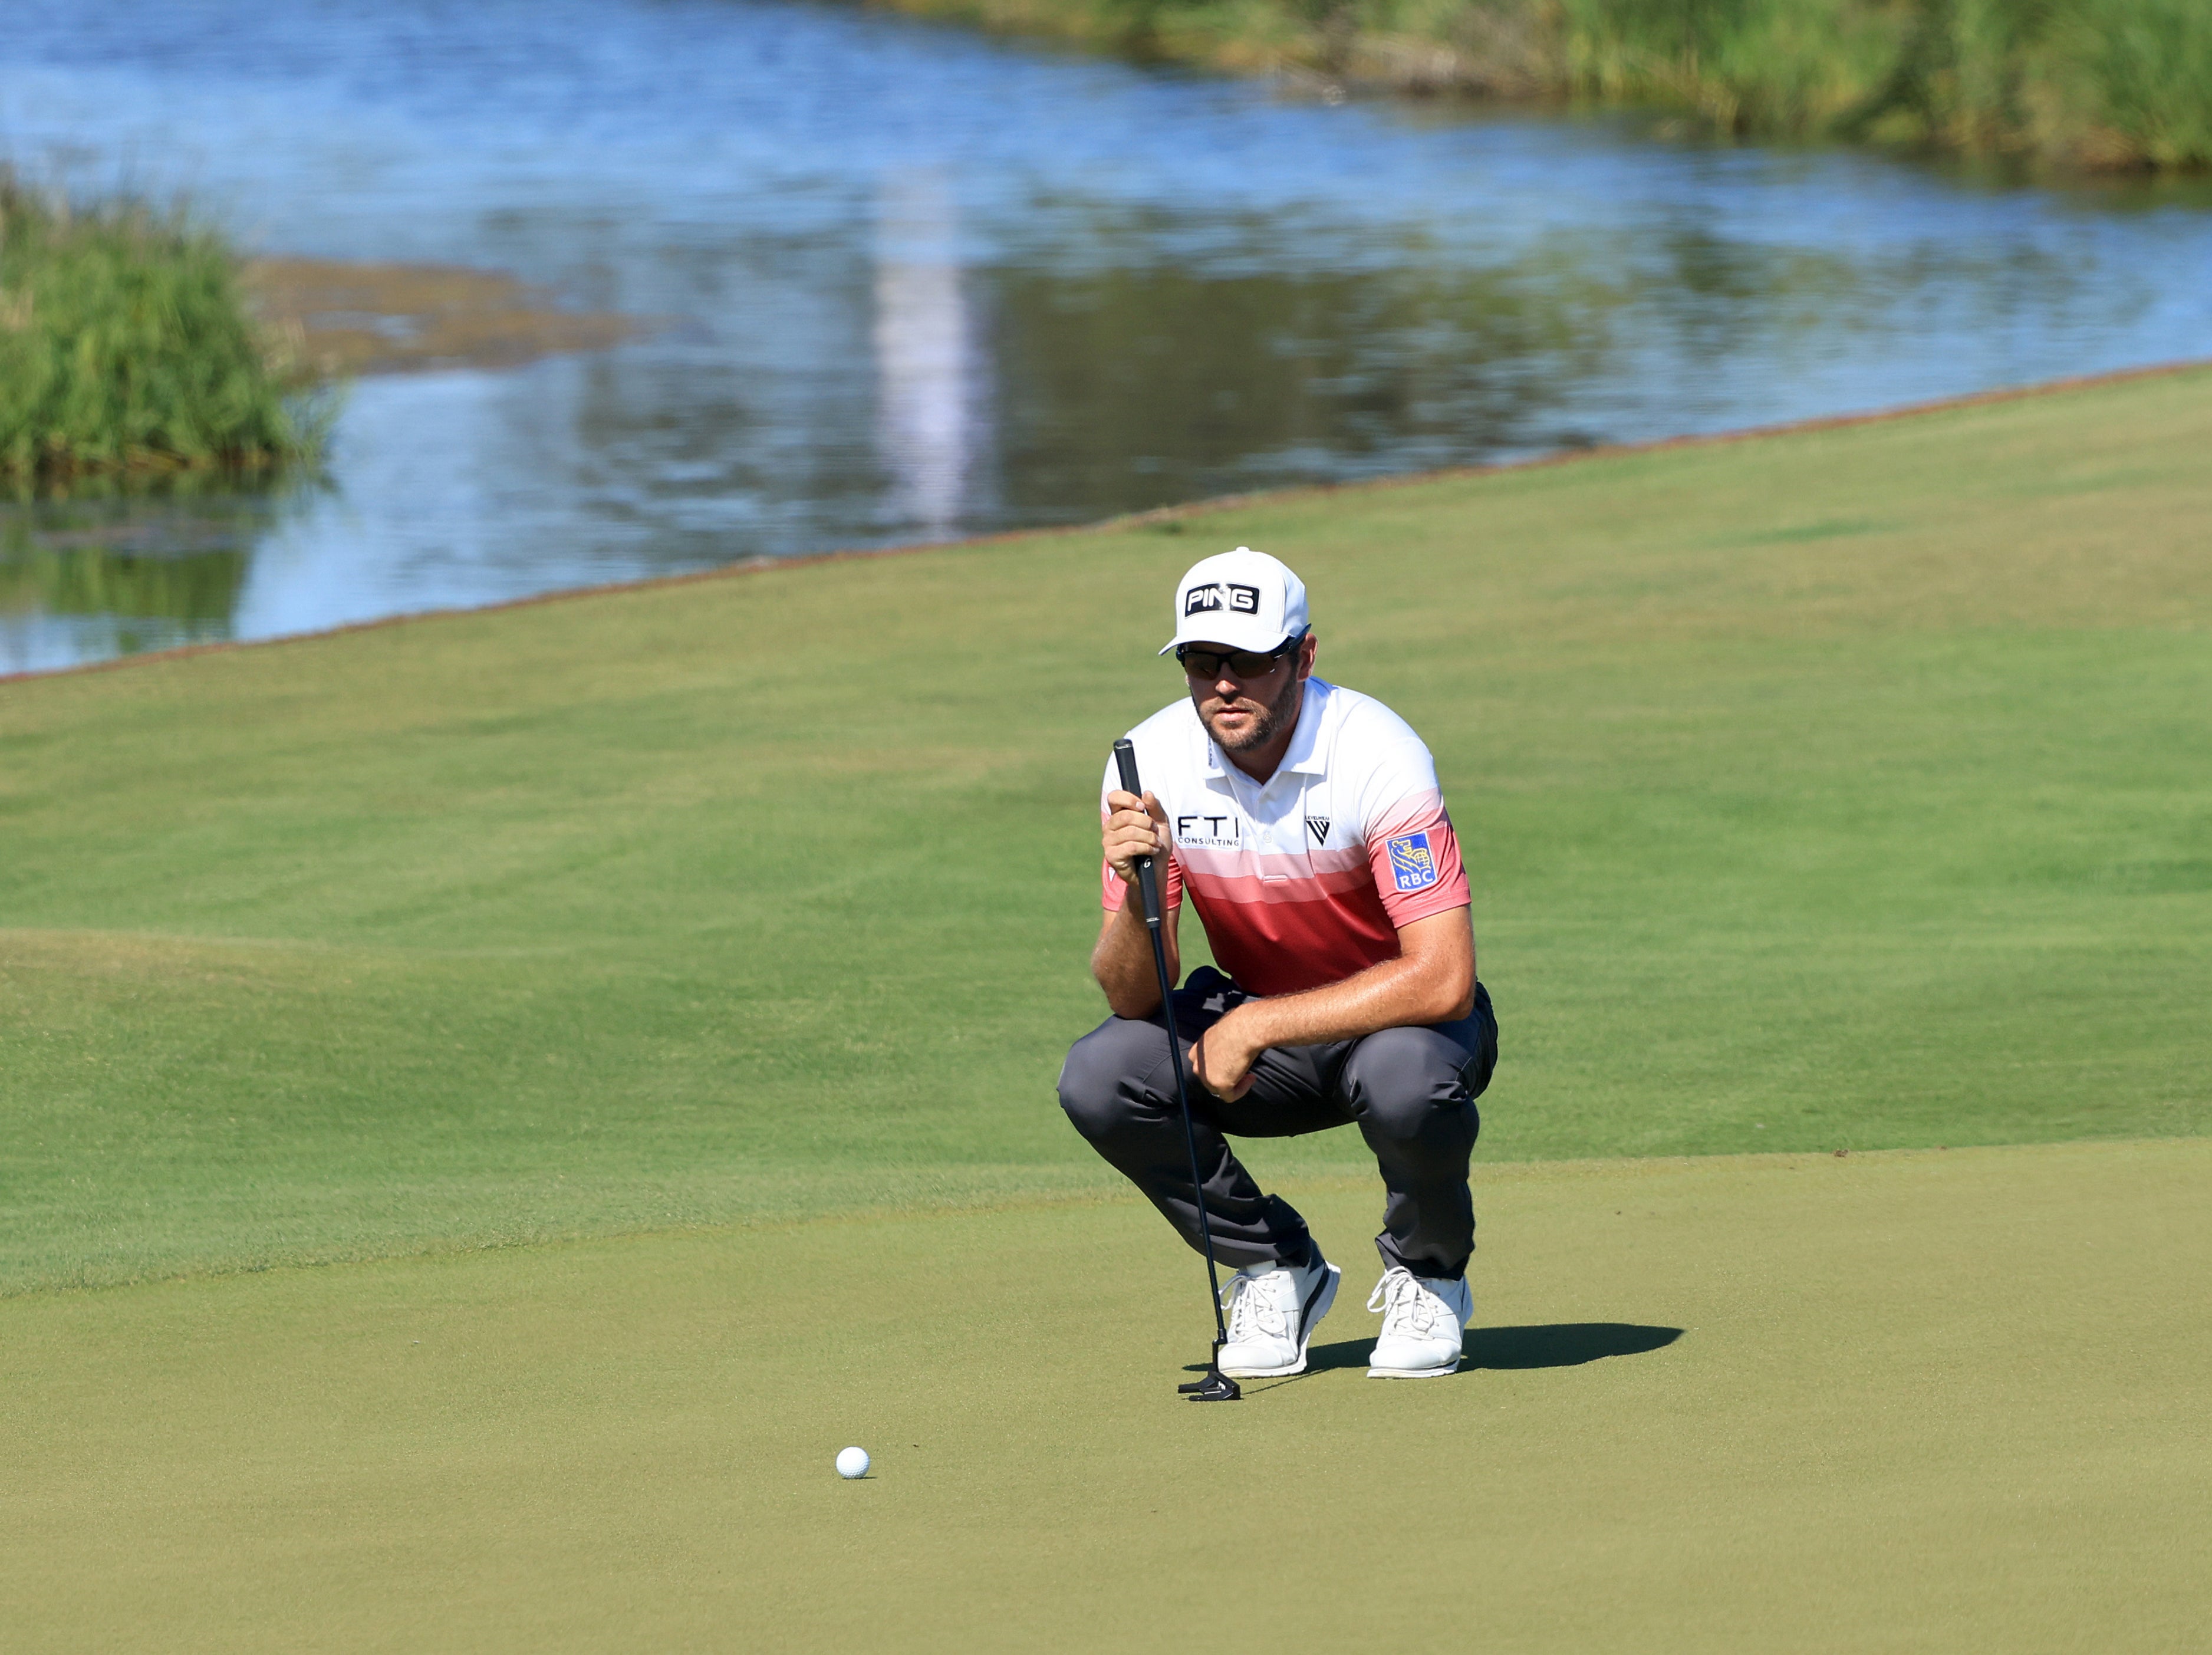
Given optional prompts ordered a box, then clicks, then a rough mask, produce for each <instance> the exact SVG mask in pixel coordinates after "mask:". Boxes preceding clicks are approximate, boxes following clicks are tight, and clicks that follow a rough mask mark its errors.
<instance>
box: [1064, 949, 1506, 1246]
mask: <svg viewBox="0 0 2212 1655" xmlns="http://www.w3.org/2000/svg"><path fill="white" fill-rule="evenodd" d="M1245 998H1246V995H1244V994H1243V991H1242V990H1241V989H1237V987H1236V986H1235V985H1234V984H1232V983H1231V982H1230V981H1229V979H1228V978H1227V977H1224V976H1222V975H1221V973H1220V972H1218V971H1217V970H1214V969H1213V968H1212V967H1211V966H1202V967H1200V969H1199V970H1196V971H1194V972H1192V973H1191V976H1190V980H1189V981H1188V983H1185V984H1184V985H1183V986H1182V988H1180V989H1176V997H1175V1013H1176V1033H1177V1034H1179V1035H1181V1036H1182V1043H1183V1051H1184V1056H1185V1062H1186V1063H1188V1055H1189V1050H1190V1046H1191V1044H1192V1043H1193V1042H1194V1040H1195V1039H1196V1038H1197V1037H1199V1036H1200V1035H1201V1034H1203V1033H1204V1032H1205V1031H1206V1030H1207V1029H1210V1028H1212V1026H1213V1025H1214V1024H1216V1023H1218V1022H1219V1021H1220V1020H1221V1019H1222V1017H1223V1016H1224V1015H1225V1014H1226V1013H1227V1012H1228V1011H1229V1010H1230V1008H1231V1007H1233V1006H1236V1005H1237V1004H1238V1003H1239V1002H1240V1001H1243V1000H1244V999H1245ZM1497 1064H1498V1019H1497V1016H1496V1014H1495V1013H1493V1012H1492V1009H1491V1005H1490V995H1489V992H1488V991H1487V990H1486V989H1483V988H1482V987H1481V986H1480V984H1478V985H1477V986H1476V989H1475V992H1474V1011H1473V1012H1472V1013H1469V1014H1468V1016H1466V1017H1463V1018H1462V1019H1460V1020H1459V1021H1458V1022H1456V1023H1439V1024H1436V1025H1432V1026H1430V1027H1427V1028H1407V1029H1382V1030H1378V1031H1376V1032H1375V1033H1373V1034H1370V1035H1369V1036H1367V1037H1365V1038H1364V1039H1360V1040H1340V1041H1336V1042H1334V1043H1332V1044H1328V1045H1323V1046H1277V1047H1272V1048H1270V1049H1269V1050H1266V1051H1263V1052H1261V1054H1260V1058H1259V1061H1258V1062H1256V1063H1255V1064H1254V1065H1253V1068H1252V1089H1251V1090H1250V1091H1249V1092H1246V1093H1245V1094H1244V1095H1243V1097H1242V1098H1237V1099H1236V1100H1235V1101H1234V1102H1231V1101H1228V1100H1226V1099H1224V1098H1217V1097H1216V1096H1214V1094H1213V1093H1212V1092H1208V1091H1207V1090H1206V1088H1205V1087H1203V1086H1200V1085H1199V1084H1198V1083H1197V1082H1196V1081H1195V1080H1192V1081H1191V1082H1190V1111H1191V1120H1192V1123H1193V1125H1194V1127H1195V1129H1196V1130H1197V1135H1198V1165H1199V1170H1200V1176H1201V1177H1203V1178H1204V1180H1205V1187H1206V1218H1207V1220H1208V1221H1209V1223H1210V1224H1211V1226H1212V1231H1213V1250H1214V1253H1215V1256H1218V1258H1219V1259H1220V1260H1221V1261H1222V1262H1223V1263H1225V1264H1229V1265H1232V1266H1237V1265H1244V1264H1257V1263H1268V1262H1279V1263H1291V1264H1297V1263H1304V1262H1305V1261H1306V1259H1307V1258H1308V1256H1310V1253H1311V1250H1312V1240H1311V1238H1310V1237H1309V1236H1308V1234H1307V1232H1306V1221H1305V1220H1304V1219H1303V1218H1301V1217H1299V1216H1298V1214H1297V1211H1296V1210H1295V1209H1294V1208H1292V1207H1291V1204H1290V1203H1289V1202H1286V1201H1285V1200H1284V1199H1283V1198H1282V1197H1281V1196H1270V1195H1266V1194H1263V1193H1262V1192H1261V1189H1260V1186H1259V1185H1258V1184H1256V1183H1253V1181H1252V1176H1251V1174H1250V1173H1249V1172H1247V1171H1245V1170H1244V1168H1243V1166H1242V1165H1239V1164H1238V1162H1237V1158H1236V1156H1234V1155H1233V1154H1231V1153H1230V1150H1229V1142H1228V1139H1227V1137H1226V1136H1225V1134H1231V1133H1233V1134H1235V1135H1237V1136H1239V1137H1247V1138H1287V1137H1294V1136H1297V1135H1300V1134H1302V1133H1307V1132H1322V1131H1326V1130H1328V1129H1329V1128H1331V1127H1337V1126H1352V1125H1357V1126H1358V1129H1359V1134H1360V1136H1361V1137H1363V1138H1364V1139H1365V1140H1366V1141H1367V1147H1369V1148H1370V1149H1371V1150H1373V1151H1374V1152H1375V1159H1376V1164H1377V1165H1379V1166H1380V1168H1381V1169H1382V1173H1383V1188H1384V1190H1387V1191H1388V1192H1389V1196H1388V1200H1387V1202H1385V1205H1384V1208H1383V1233H1382V1234H1381V1235H1379V1236H1377V1237H1376V1238H1375V1245H1376V1250H1378V1251H1379V1252H1381V1253H1382V1255H1383V1263H1384V1265H1385V1266H1386V1267H1387V1266H1389V1265H1393V1264H1402V1265H1404V1266H1405V1267H1406V1268H1407V1269H1409V1270H1411V1271H1413V1274H1414V1275H1423V1276H1429V1277H1455V1276H1459V1275H1464V1274H1465V1273H1466V1270H1467V1261H1468V1255H1469V1254H1470V1253H1472V1252H1473V1251H1474V1202H1473V1201H1472V1199H1471V1198H1470V1197H1469V1196H1468V1188H1467V1165H1468V1154H1469V1153H1470V1152H1471V1151H1472V1150H1473V1149H1474V1139H1475V1135H1476V1134H1477V1133H1478V1132H1480V1130H1481V1129H1482V1120H1481V1117H1480V1115H1479V1114H1477V1112H1476V1110H1475V1107H1474V1100H1475V1098H1478V1097H1479V1096H1480V1095H1481V1092H1482V1090H1483V1088H1484V1087H1485V1086H1488V1085H1489V1084H1490V1076H1491V1071H1492V1069H1494V1068H1496V1067H1497ZM1185 1073H1186V1074H1188V1069H1187V1068H1186V1070H1185ZM1060 1107H1061V1108H1062V1109H1064V1110H1066V1111H1067V1118H1068V1119H1069V1120H1070V1121H1072V1122H1073V1123H1074V1124H1075V1129H1076V1130H1077V1131H1079V1132H1080V1133H1081V1134H1082V1135H1084V1136H1085V1138H1087V1139H1089V1140H1090V1141H1091V1147H1093V1148H1095V1149H1096V1150H1097V1152H1098V1153H1100V1154H1101V1155H1103V1156H1104V1157H1105V1158H1106V1159H1107V1160H1108V1161H1109V1162H1110V1163H1111V1164H1112V1165H1114V1166H1115V1167H1116V1168H1118V1169H1119V1170H1120V1171H1121V1173H1122V1174H1123V1175H1124V1176H1126V1177H1127V1178H1128V1179H1129V1180H1130V1182H1132V1183H1134V1184H1135V1185H1136V1186H1137V1188H1138V1189H1139V1190H1143V1191H1144V1192H1145V1194H1146V1196H1147V1197H1148V1198H1149V1199H1150V1200H1151V1202H1152V1205H1153V1206H1155V1207H1157V1208H1159V1209H1160V1211H1161V1212H1162V1213H1163V1214H1165V1216H1166V1218H1167V1220H1168V1222H1169V1223H1170V1224H1172V1225H1174V1226H1175V1227H1176V1230H1177V1231H1178V1232H1181V1234H1182V1238H1183V1239H1184V1240H1186V1241H1188V1243H1189V1244H1191V1245H1192V1246H1193V1247H1196V1246H1198V1245H1199V1234H1198V1207H1197V1203H1196V1202H1195V1201H1194V1198H1193V1195H1192V1190H1191V1186H1190V1152H1189V1150H1188V1147H1186V1146H1185V1144H1184V1142H1183V1132H1182V1114H1181V1112H1180V1110H1178V1109H1177V1107H1176V1094H1175V1075H1174V1074H1173V1072H1172V1071H1171V1070H1170V1068H1169V1065H1168V1037H1167V1023H1166V1020H1165V1019H1164V1018H1162V1017H1161V1016H1160V1015H1159V1013H1153V1014H1152V1016H1151V1017H1148V1018H1123V1017H1109V1018H1108V1019H1106V1021H1104V1022H1103V1023H1101V1024H1100V1025H1098V1026H1097V1028H1095V1029H1093V1030H1092V1031H1091V1032H1090V1033H1089V1034H1086V1035H1085V1036H1084V1037H1083V1038H1082V1039H1080V1040H1079V1041H1077V1042H1076V1043H1075V1046H1074V1049H1073V1050H1071V1051H1070V1052H1069V1053H1068V1054H1067V1062H1066V1063H1065V1064H1064V1065H1062V1066H1061V1068H1060Z"/></svg>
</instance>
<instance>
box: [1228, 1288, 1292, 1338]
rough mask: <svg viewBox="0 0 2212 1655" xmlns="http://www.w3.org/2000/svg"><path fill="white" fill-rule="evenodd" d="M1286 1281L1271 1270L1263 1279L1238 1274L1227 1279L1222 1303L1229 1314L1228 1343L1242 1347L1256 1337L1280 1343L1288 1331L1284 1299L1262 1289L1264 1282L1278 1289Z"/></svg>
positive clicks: (1289, 1320)
mask: <svg viewBox="0 0 2212 1655" xmlns="http://www.w3.org/2000/svg"><path fill="white" fill-rule="evenodd" d="M1288 1279H1289V1273H1288V1272H1287V1271H1283V1270H1270V1271H1268V1272H1267V1275H1245V1274H1244V1272H1243V1271H1242V1270H1239V1271H1237V1274H1236V1275H1232V1276H1231V1277H1230V1278H1229V1285H1228V1286H1227V1287H1225V1288H1223V1289H1222V1292H1221V1298H1222V1303H1223V1304H1224V1305H1225V1307H1226V1308H1227V1310H1228V1311H1229V1342H1230V1343H1231V1344H1232V1345H1236V1344H1242V1343H1243V1342H1245V1341H1246V1340H1248V1339H1252V1338H1255V1337H1260V1338H1268V1339H1280V1338H1283V1337H1285V1336H1287V1335H1288V1334H1289V1333H1290V1330H1291V1318H1290V1314H1289V1311H1288V1310H1287V1308H1286V1307H1285V1305H1284V1304H1283V1302H1282V1301H1283V1295H1282V1294H1280V1293H1277V1292H1275V1291H1274V1290H1273V1286H1271V1287H1261V1285H1260V1284H1261V1282H1263V1281H1267V1282H1272V1283H1273V1284H1274V1285H1279V1284H1280V1283H1281V1282H1282V1281H1287V1280H1288Z"/></svg>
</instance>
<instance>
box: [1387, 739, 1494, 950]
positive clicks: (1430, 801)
mask: <svg viewBox="0 0 2212 1655" xmlns="http://www.w3.org/2000/svg"><path fill="white" fill-rule="evenodd" d="M1360 819H1361V822H1362V824H1363V827H1364V835H1365V839H1366V846H1367V861H1368V866H1369V867H1370V869H1371V870H1372V871H1373V873H1374V876H1375V891H1376V895H1377V896H1378V897H1381V898H1382V900H1383V912H1384V913H1385V914H1387V915H1389V918H1390V923H1391V924H1392V925H1393V926H1395V927H1396V928H1399V929H1401V930H1402V929H1403V928H1406V927H1407V926H1408V925H1411V924H1412V923H1413V922H1414V921H1416V920H1424V919H1426V918H1428V917H1429V916H1430V915H1431V914H1442V913H1446V912H1449V910H1452V909H1455V908H1464V907H1466V906H1467V905H1468V899H1469V898H1468V879H1467V869H1466V867H1465V866H1464V864H1463V863H1462V861H1461V859H1460V849H1459V836H1458V834H1457V833H1456V832H1455V831H1453V828H1452V820H1451V815H1450V812H1448V811H1446V810H1445V808H1444V796H1443V791H1442V789H1441V788H1438V787H1437V772H1436V764H1435V762H1434V761H1433V760H1432V759H1431V758H1430V757H1429V752H1428V749H1427V748H1425V747H1424V746H1422V745H1420V741H1419V738H1417V737H1415V736H1413V733H1412V732H1411V731H1407V732H1405V733H1404V734H1403V736H1402V737H1401V739H1397V740H1393V741H1386V743H1385V744H1384V746H1383V751H1382V752H1381V753H1379V754H1378V755H1377V762H1376V764H1374V765H1373V767H1372V769H1371V770H1370V771H1369V773H1368V776H1367V777H1366V785H1365V786H1364V788H1362V789H1361V798H1360Z"/></svg>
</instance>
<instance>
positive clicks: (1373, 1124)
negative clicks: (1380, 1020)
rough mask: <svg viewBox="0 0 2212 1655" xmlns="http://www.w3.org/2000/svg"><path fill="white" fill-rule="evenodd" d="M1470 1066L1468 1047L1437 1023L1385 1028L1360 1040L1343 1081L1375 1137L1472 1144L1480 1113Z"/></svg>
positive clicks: (1366, 1129) (1363, 1123)
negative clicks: (1443, 1032) (1435, 1027)
mask: <svg viewBox="0 0 2212 1655" xmlns="http://www.w3.org/2000/svg"><path fill="white" fill-rule="evenodd" d="M1467 1069H1468V1052H1467V1050H1465V1049H1464V1048H1463V1047H1462V1046H1460V1045H1459V1044H1456V1043H1455V1042H1454V1041H1452V1040H1450V1039H1448V1038H1447V1037H1444V1036H1443V1035H1441V1034H1438V1033H1437V1032H1436V1031H1434V1030H1432V1029H1425V1028H1402V1029H1383V1030H1380V1031H1377V1032H1376V1033H1374V1034H1371V1035H1370V1036H1368V1037H1367V1038H1366V1039H1364V1040H1363V1041H1361V1042H1360V1043H1359V1048H1358V1050H1357V1051H1355V1052H1354V1053H1353V1054H1352V1057H1351V1058H1350V1060H1349V1061H1348V1062H1346V1065H1345V1075H1344V1086H1345V1090H1346V1094H1347V1095H1348V1097H1349V1099H1350V1101H1351V1103H1352V1110H1353V1113H1354V1115H1355V1117H1357V1118H1358V1122H1359V1123H1360V1126H1361V1128H1362V1129H1363V1130H1364V1132H1365V1133H1366V1135H1368V1136H1369V1137H1370V1138H1382V1139H1385V1140H1389V1141H1398V1142H1410V1141H1425V1142H1429V1143H1439V1142H1450V1143H1457V1142H1459V1141H1462V1140H1463V1141H1465V1142H1466V1143H1467V1144H1468V1145H1472V1144H1473V1143H1474V1138H1475V1134H1476V1133H1477V1132H1479V1131H1480V1129H1481V1118H1480V1116H1479V1115H1478V1114H1477V1113H1476V1110H1475V1106H1474V1094H1473V1092H1472V1091H1471V1090H1470V1089H1469V1086H1468V1076H1467Z"/></svg>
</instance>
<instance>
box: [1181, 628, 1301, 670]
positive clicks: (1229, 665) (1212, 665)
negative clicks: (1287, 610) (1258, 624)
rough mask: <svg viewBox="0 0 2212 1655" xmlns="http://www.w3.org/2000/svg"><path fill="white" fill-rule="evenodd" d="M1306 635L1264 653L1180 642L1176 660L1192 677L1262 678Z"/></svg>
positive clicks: (1286, 639) (1288, 640) (1289, 640)
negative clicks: (1202, 646) (1204, 647)
mask: <svg viewBox="0 0 2212 1655" xmlns="http://www.w3.org/2000/svg"><path fill="white" fill-rule="evenodd" d="M1305 636H1306V635H1305V634H1304V633H1303V632H1301V633H1299V634H1298V635H1297V636H1296V637H1294V638H1285V639H1284V640H1283V641H1282V642H1280V643H1279V644H1277V645H1276V646H1275V647H1274V648H1273V649H1270V650H1268V651H1267V652H1266V653H1265V654H1261V652H1260V651H1258V650H1256V649H1201V648H1199V647H1198V646H1197V645H1196V644H1194V643H1179V644H1177V645H1176V652H1175V653H1176V660H1179V661H1181V662H1182V670H1183V671H1184V672H1188V673H1189V674H1190V675H1191V677H1193V678H1219V677H1220V676H1221V675H1222V674H1223V673H1224V672H1226V673H1227V674H1228V675H1229V676H1230V677H1231V678H1239V679H1247V678H1265V677H1267V674H1268V673H1270V672H1273V671H1274V670H1275V668H1276V667H1277V666H1279V665H1280V664H1281V662H1282V659H1283V657H1284V656H1285V655H1287V654H1290V653H1291V651H1292V650H1294V649H1296V648H1297V647H1298V646H1299V645H1300V644H1301V643H1304V642H1305Z"/></svg>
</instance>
